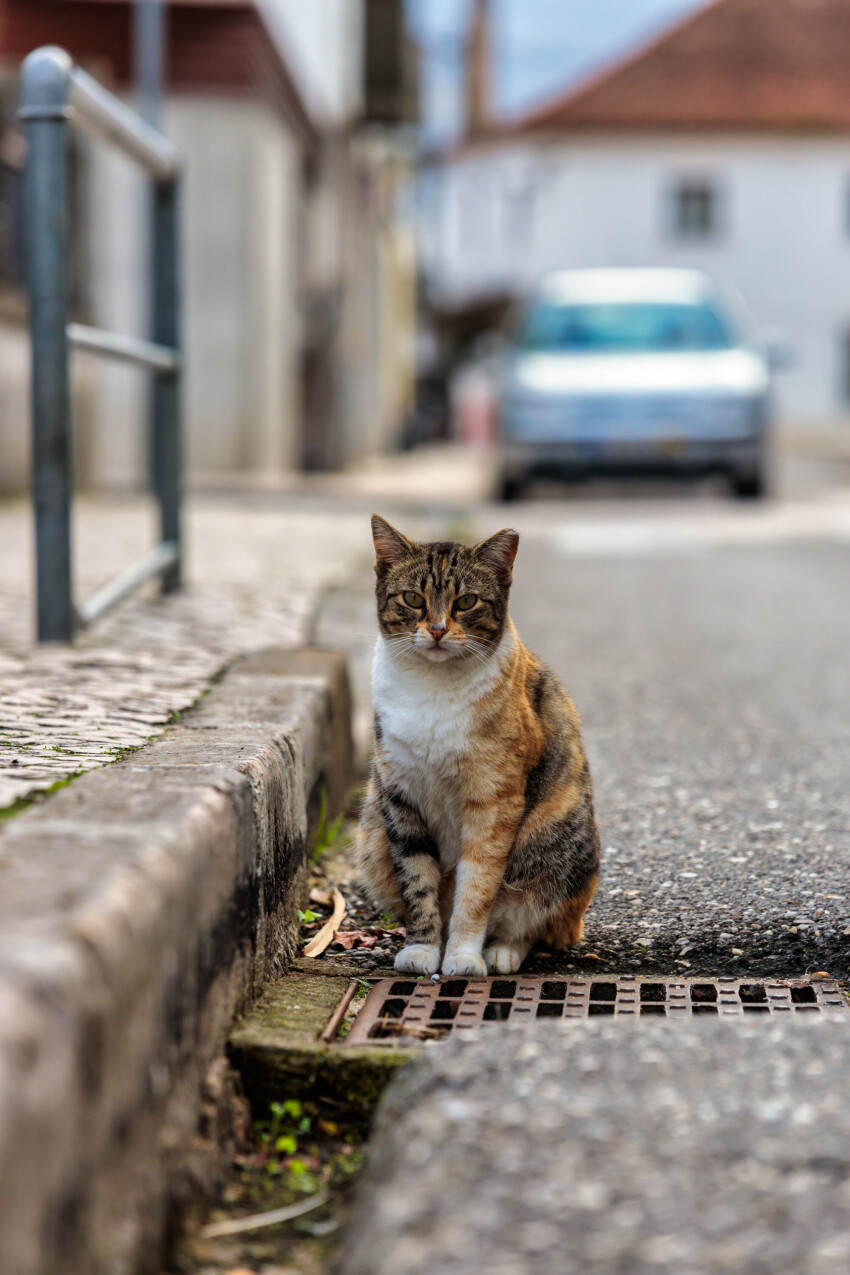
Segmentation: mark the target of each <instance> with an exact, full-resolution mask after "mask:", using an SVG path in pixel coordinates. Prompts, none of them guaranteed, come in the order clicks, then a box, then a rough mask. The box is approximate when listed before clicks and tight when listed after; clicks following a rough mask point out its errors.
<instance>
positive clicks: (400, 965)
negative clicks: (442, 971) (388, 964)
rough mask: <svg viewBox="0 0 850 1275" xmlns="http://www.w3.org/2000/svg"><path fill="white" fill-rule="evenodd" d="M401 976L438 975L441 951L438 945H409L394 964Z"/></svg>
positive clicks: (398, 954) (397, 956)
mask: <svg viewBox="0 0 850 1275" xmlns="http://www.w3.org/2000/svg"><path fill="white" fill-rule="evenodd" d="M393 964H394V965H395V967H396V969H397V970H398V972H399V973H400V974H436V972H437V970H438V969H439V968H440V949H439V947H438V946H437V944H436V943H408V945H407V947H403V948H402V949H401V951H400V952H398V953H397V954H396V958H395V961H394V962H393Z"/></svg>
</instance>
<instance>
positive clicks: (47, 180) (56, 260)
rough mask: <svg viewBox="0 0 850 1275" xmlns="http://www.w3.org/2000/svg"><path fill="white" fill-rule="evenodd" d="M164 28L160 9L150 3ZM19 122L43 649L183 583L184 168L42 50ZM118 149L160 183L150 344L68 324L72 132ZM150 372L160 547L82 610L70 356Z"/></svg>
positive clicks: (154, 215) (107, 98) (149, 131)
mask: <svg viewBox="0 0 850 1275" xmlns="http://www.w3.org/2000/svg"><path fill="white" fill-rule="evenodd" d="M144 3H145V4H147V5H150V6H151V13H153V12H154V10H156V14H155V15H154V16H157V15H158V16H159V17H161V16H162V15H161V6H160V0H144ZM19 119H20V120H21V122H22V123H23V125H24V128H25V130H26V135H27V143H28V150H27V165H26V199H27V212H28V230H29V241H30V242H29V267H28V269H29V291H30V328H31V335H32V378H31V379H32V403H33V493H34V502H35V510H36V556H37V566H36V578H37V585H38V639H39V641H40V642H51V641H60V642H70V641H71V639H72V638H73V636H74V628H75V627H76V626H85V625H87V624H91V623H92V622H93V621H94V620H96V619H97V618H98V616H101V615H103V613H104V611H106V610H108V609H109V607H111V606H114V605H115V603H116V602H118V601H120V599H121V598H125V597H126V596H127V595H128V594H129V593H132V592H133V590H134V589H137V588H138V587H139V586H140V585H141V584H143V583H144V582H145V581H146V580H149V579H151V577H152V576H159V577H160V580H161V583H162V589H163V592H164V593H170V592H172V591H173V590H174V589H178V588H179V587H180V583H181V536H180V498H181V494H182V483H181V478H180V465H181V446H180V374H181V368H182V362H183V360H182V354H181V350H180V346H179V343H178V338H179V335H180V314H179V301H180V294H179V278H178V225H177V216H178V196H179V189H180V173H181V169H182V160H181V156H180V152H179V151H178V150H177V148H176V147H175V146H174V145H172V143H171V142H169V141H168V139H167V138H165V137H163V136H162V134H161V133H158V132H157V130H156V129H155V128H152V127H151V126H150V125H149V124H147V123H145V121H144V120H143V119H142V118H141V117H140V116H139V115H137V114H136V113H135V112H134V111H131V110H130V109H129V107H128V106H126V105H125V103H124V102H122V101H121V99H120V98H117V97H115V96H114V94H112V93H109V92H107V90H106V89H104V88H103V86H102V85H101V84H98V82H97V81H96V80H94V79H92V77H91V76H90V75H88V74H87V73H86V72H85V71H83V70H81V68H80V67H77V66H74V64H73V62H72V61H71V59H70V57H69V56H68V54H67V53H66V52H65V51H64V49H58V48H53V47H47V48H43V49H37V50H36V51H35V52H34V53H31V54H30V55H29V57H28V58H27V59H26V60H25V62H24V64H23V67H22V71H21V108H20V111H19ZM69 123H73V124H74V126H75V127H76V128H81V129H85V130H86V131H88V132H90V133H93V134H94V135H95V136H97V137H100V138H102V139H104V140H106V141H107V142H110V143H112V144H113V145H115V146H118V147H119V148H120V149H121V150H123V152H124V153H125V155H127V156H128V157H129V158H130V159H133V160H135V161H136V162H137V163H139V164H141V165H142V166H143V167H144V168H145V169H146V170H147V172H148V175H149V177H150V178H151V182H152V196H151V205H150V206H151V248H152V252H151V263H150V264H151V276H152V305H151V328H152V330H153V331H152V337H153V339H152V340H142V339H140V338H139V337H135V336H129V335H126V334H122V333H118V332H107V331H104V330H103V329H101V328H94V327H89V326H87V325H86V324H82V323H68V247H69V242H68V240H69V235H68V160H67V142H68V137H67V134H68V126H69ZM70 347H73V348H76V349H81V350H88V351H89V352H90V353H92V354H98V355H101V356H102V357H104V358H109V359H118V360H120V361H121V362H124V363H129V364H132V365H134V366H136V367H143V368H145V369H146V370H147V371H148V372H150V373H153V383H152V387H151V396H150V415H149V433H150V459H151V466H150V467H151V480H152V485H153V488H154V491H155V492H156V496H157V499H158V501H159V507H160V522H161V527H162V539H161V541H160V543H159V544H158V545H157V546H156V547H155V548H154V549H152V550H150V551H149V552H148V553H146V554H144V556H143V557H142V558H140V559H139V560H138V561H137V562H135V563H133V564H132V565H131V566H129V567H127V568H125V569H124V570H123V571H121V572H119V573H118V575H117V576H116V577H114V579H112V580H110V581H109V582H108V583H106V584H104V585H102V586H101V588H100V589H98V591H97V592H96V593H95V595H94V596H93V597H91V598H88V599H87V600H86V601H85V602H82V603H81V604H80V606H79V607H76V608H75V606H74V602H73V590H72V581H71V527H70V511H71V478H72V475H71V397H70V378H69V370H68V361H69V348H70Z"/></svg>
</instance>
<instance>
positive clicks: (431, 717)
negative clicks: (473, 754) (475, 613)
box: [372, 640, 482, 866]
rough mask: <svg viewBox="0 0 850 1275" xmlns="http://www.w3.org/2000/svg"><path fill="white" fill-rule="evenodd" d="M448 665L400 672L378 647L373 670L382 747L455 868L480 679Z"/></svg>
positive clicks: (397, 778) (412, 667)
mask: <svg viewBox="0 0 850 1275" xmlns="http://www.w3.org/2000/svg"><path fill="white" fill-rule="evenodd" d="M460 672H461V671H460V670H457V672H455V671H454V670H449V669H447V668H446V667H445V666H444V667H440V666H437V667H436V668H433V667H429V666H427V665H424V666H421V667H419V666H418V664H417V663H413V662H411V663H409V664H405V665H404V666H402V667H399V665H398V663H397V662H396V661H394V660H392V659H391V658H390V656H389V654H388V653H387V651H386V648H385V646H384V644H383V642H381V641H380V640H379V642H378V645H377V648H376V650H375V660H374V664H373V669H372V682H373V692H374V699H375V710H376V712H377V714H378V717H379V719H380V724H381V733H382V746H383V749H384V751H385V754H386V757H387V761H388V763H389V765H390V767H391V770H392V773H393V778H394V781H395V782H397V783H398V784H399V785H400V786H401V787H402V788H403V789H404V791H405V793H406V795H407V796H408V797H410V798H411V800H412V801H413V802H414V803H415V804H416V806H417V807H418V808H419V810H421V811H422V814H423V815H424V817H425V820H426V822H427V824H428V827H429V829H430V831H431V832H432V834H433V835H434V836H435V838H436V839H437V843H438V845H439V847H440V860H441V862H442V863H443V865H444V866H451V865H453V864H454V863H455V862H456V861H457V857H458V855H459V853H460V833H461V805H462V793H461V785H460V768H459V763H460V761H461V759H462V758H464V757H465V756H468V754H469V752H470V750H471V749H472V747H473V746H474V732H473V713H474V709H475V704H476V701H477V700H478V698H479V697H480V695H481V693H482V687H481V685H480V684H479V683H480V678H478V677H476V675H475V673H474V672H472V671H470V673H469V676H467V677H463V676H460V675H459V674H460Z"/></svg>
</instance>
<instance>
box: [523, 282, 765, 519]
mask: <svg viewBox="0 0 850 1275" xmlns="http://www.w3.org/2000/svg"><path fill="white" fill-rule="evenodd" d="M780 359H781V352H780V351H779V350H777V351H776V360H775V361H776V363H777V364H778V363H779V361H780ZM770 366H771V367H772V366H773V362H772V361H771V363H770ZM769 390H770V367H769V359H768V355H767V353H766V350H765V348H764V347H763V346H762V344H761V343H760V341H759V340H758V338H757V336H756V333H755V330H754V327H753V324H752V320H751V319H750V317H749V315H748V314H747V312H746V310H745V309H744V306H743V303H742V302H741V301H740V298H738V297H737V295H736V294H734V293H732V292H731V291H727V290H726V289H722V288H721V287H720V285H719V284H718V283H717V282H716V280H714V279H712V278H711V276H709V275H707V274H704V273H703V272H702V271H699V270H667V269H663V270H662V269H647V270H640V269H628V270H566V271H562V272H559V273H557V274H552V275H549V276H548V277H546V278H545V279H544V280H543V281H542V282H541V283H540V284H539V286H538V287H537V288H536V290H535V292H534V294H533V295H532V296H531V298H530V299H529V301H528V302H527V304H526V306H525V307H524V310H523V313H522V316H521V318H520V320H519V323H518V325H517V328H516V331H515V333H514V335H513V337H512V340H511V344H510V347H509V352H508V356H507V360H506V363H505V365H504V369H503V376H502V385H501V389H500V394H499V422H500V425H499V432H500V455H501V468H500V473H501V488H502V493H501V494H502V496H503V497H504V498H505V499H512V498H514V497H516V496H517V495H518V494H519V492H520V490H521V489H522V487H523V485H524V484H525V483H526V482H527V481H528V480H529V479H531V478H534V477H542V476H549V477H553V476H554V477H564V478H576V477H587V476H592V475H597V474H615V475H623V474H628V475H634V474H682V475H700V474H708V473H722V474H724V475H726V476H728V478H729V480H730V482H731V484H732V489H733V491H734V492H735V494H736V495H738V496H741V497H757V496H761V495H762V494H763V492H764V489H765V465H766V456H765V451H766V435H767V430H768V424H769V418H770V396H769Z"/></svg>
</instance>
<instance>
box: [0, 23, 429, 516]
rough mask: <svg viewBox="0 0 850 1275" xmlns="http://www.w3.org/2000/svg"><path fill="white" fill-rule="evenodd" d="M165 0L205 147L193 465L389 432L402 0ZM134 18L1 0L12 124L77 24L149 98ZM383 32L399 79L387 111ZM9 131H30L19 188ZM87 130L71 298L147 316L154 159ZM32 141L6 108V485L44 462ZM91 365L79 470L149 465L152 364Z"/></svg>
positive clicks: (359, 446)
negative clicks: (35, 450)
mask: <svg viewBox="0 0 850 1275" xmlns="http://www.w3.org/2000/svg"><path fill="white" fill-rule="evenodd" d="M164 3H165V5H166V30H167V58H166V76H165V102H164V111H163V127H164V130H165V132H166V133H167V134H168V136H170V137H171V138H172V139H173V140H174V141H175V142H176V143H177V145H178V146H179V147H180V149H181V151H182V152H183V154H184V156H185V160H186V165H185V168H186V173H185V183H184V189H183V197H182V217H181V250H182V280H183V285H184V287H183V295H182V301H183V331H184V341H185V352H186V375H185V378H184V408H185V414H184V419H185V457H186V470H187V475H188V479H189V481H190V483H192V482H197V483H213V484H221V483H227V482H230V481H231V480H233V479H238V480H239V481H240V482H241V481H251V482H254V481H262V482H268V483H270V484H274V483H275V482H277V481H278V480H279V479H280V478H281V477H282V476H283V475H285V474H286V473H287V472H290V471H292V470H297V469H299V468H332V467H336V466H344V465H345V464H346V463H348V462H349V461H351V460H353V459H356V458H358V457H360V456H363V455H365V454H368V453H370V452H374V451H376V450H380V449H382V448H386V447H388V446H392V445H393V444H394V443H395V442H396V441H397V439H398V437H399V436H400V434H401V431H402V425H403V420H404V416H405V413H406V412H407V411H409V408H410V402H411V397H412V378H413V329H414V318H413V312H414V286H415V253H414V250H413V247H414V245H413V230H412V226H410V227H405V226H404V225H403V224H402V223H401V221H400V220H399V218H398V217H397V216H396V210H397V204H396V201H395V199H394V198H393V195H394V183H395V181H396V175H397V173H399V172H401V170H402V169H403V165H402V164H400V163H397V162H396V151H395V149H394V146H393V127H392V126H393V125H394V124H395V123H397V122H398V120H397V118H395V117H394V114H393V112H394V110H395V108H396V106H397V105H398V103H396V102H395V101H393V100H390V99H391V98H392V94H393V92H394V91H397V92H398V94H400V93H401V86H400V85H399V84H398V83H397V81H398V79H399V78H400V77H402V75H403V72H404V67H403V66H402V61H403V57H402V55H403V52H404V49H403V45H402V41H403V25H402V24H401V14H402V6H401V0H381V3H373V0H307V2H306V3H305V0H164ZM132 33H133V25H132V3H131V0H0V124H2V123H3V121H4V120H5V121H9V120H10V118H11V116H12V114H13V111H14V99H15V95H16V86H15V77H16V73H17V69H18V66H19V64H20V61H21V59H22V58H23V57H24V56H25V55H26V53H27V52H29V51H30V50H31V49H32V48H34V47H37V46H38V45H41V44H47V43H56V44H60V45H63V46H64V47H65V48H67V49H68V50H69V52H70V53H71V54H72V56H73V57H74V58H75V59H76V60H77V61H78V62H79V63H80V64H82V65H84V66H85V67H86V68H87V69H89V70H90V71H91V72H92V73H93V74H95V75H96V76H97V77H98V78H99V79H100V80H102V81H103V82H104V83H105V84H107V85H108V86H109V87H110V88H112V89H113V90H114V91H117V92H118V93H121V94H123V95H126V96H128V97H129V98H131V99H132V86H131V69H132ZM376 43H377V44H378V45H379V50H380V51H381V53H382V58H383V61H382V62H381V63H379V65H378V66H377V74H378V76H379V80H380V83H379V84H378V88H383V89H384V90H387V91H388V95H389V96H388V98H387V100H386V101H385V103H384V107H383V111H382V112H379V113H378V114H377V115H375V114H373V113H372V110H371V107H372V103H371V101H370V98H371V97H372V96H373V94H374V88H375V85H374V84H373V74H374V73H375V71H374V65H373V64H374V56H373V48H374V46H375V44H376ZM385 97H387V93H386V92H385ZM385 125H389V126H390V127H389V128H387V127H384V126H385ZM8 141H13V142H14V141H17V142H18V144H19V145H18V152H19V153H16V154H15V155H14V156H10V157H9V159H10V160H14V163H15V165H16V170H15V173H13V174H12V175H13V176H16V178H17V187H16V188H15V189H13V188H12V185H11V184H9V183H7V182H6V180H5V178H6V173H7V170H8V171H9V172H10V173H12V170H11V169H9V165H8V162H7V159H6V154H5V149H4V148H5V146H6V144H7V142H8ZM74 148H75V150H74V154H75V165H74V172H75V174H76V183H75V189H74V194H73V209H72V214H73V215H72V226H73V237H74V252H73V258H74V270H73V275H74V277H73V286H72V289H71V291H72V311H73V317H74V318H78V319H81V320H82V321H84V322H87V323H93V324H95V325H96V326H99V327H103V328H107V329H111V330H115V331H118V332H124V333H130V334H136V335H143V334H144V333H145V323H146V319H145V312H146V301H145V298H146V291H147V284H148V279H147V270H146V263H147V256H146V246H145V245H146V202H145V201H146V193H145V191H144V189H143V182H142V178H141V176H140V175H139V173H138V171H137V170H136V169H134V168H133V167H132V166H131V165H129V164H128V163H127V161H126V160H125V159H124V158H123V157H122V156H121V155H120V154H117V153H116V152H115V151H113V150H112V149H111V148H108V147H106V146H105V145H102V144H100V143H95V144H91V143H90V142H89V141H88V140H87V139H85V138H84V137H83V138H75V141H74ZM21 151H22V145H21V144H20V137H19V135H17V134H16V132H15V130H14V127H12V126H10V127H8V128H2V127H0V492H2V491H19V490H22V489H23V488H24V487H25V485H26V483H27V480H28V469H29V434H30V428H29V408H28V398H29V384H28V382H29V369H28V361H27V360H28V340H27V333H26V326H25V298H24V292H23V286H22V283H23V279H22V273H21V269H20V261H19V257H20V253H17V254H13V253H9V252H7V251H6V246H7V245H6V240H7V239H8V235H7V234H5V232H6V231H7V229H8V227H9V226H10V225H11V224H12V222H13V220H14V219H13V217H12V214H13V213H15V214H16V216H17V218H18V220H19V221H20V220H22V213H23V209H22V205H21V204H20V199H19V195H17V194H16V190H19V186H20V182H19V177H20V164H21V161H22V157H23V156H22V153H20V152H21ZM399 180H402V178H399ZM7 187H8V189H7ZM13 205H14V206H13ZM20 230H21V228H20V226H19V236H18V237H22V236H21V233H20ZM7 258H9V259H8V260H7ZM399 333H402V335H403V337H404V338H405V339H403V340H399ZM72 374H73V385H74V413H73V416H74V421H73V438H74V449H73V450H74V456H75V469H76V475H77V479H78V482H79V483H80V485H81V486H87V487H95V488H110V487H126V486H128V485H129V486H140V485H142V484H143V482H144V480H145V477H146V394H145V388H146V387H145V380H144V377H143V376H142V375H141V374H140V373H139V372H138V371H136V370H134V369H128V368H124V367H119V366H116V365H114V364H107V363H105V362H103V361H100V360H95V359H93V358H92V357H91V356H85V355H75V356H74V359H73V368H72Z"/></svg>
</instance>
